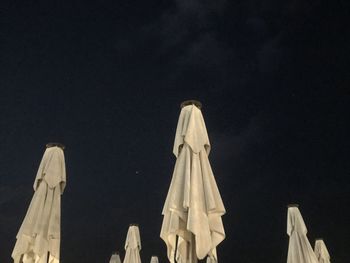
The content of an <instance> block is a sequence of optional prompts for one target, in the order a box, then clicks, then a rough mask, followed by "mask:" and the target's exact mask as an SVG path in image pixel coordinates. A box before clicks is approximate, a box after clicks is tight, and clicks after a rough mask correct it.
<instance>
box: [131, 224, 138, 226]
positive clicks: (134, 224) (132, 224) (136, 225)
mask: <svg viewBox="0 0 350 263" xmlns="http://www.w3.org/2000/svg"><path fill="white" fill-rule="evenodd" d="M129 226H139V224H130V225H129Z"/></svg>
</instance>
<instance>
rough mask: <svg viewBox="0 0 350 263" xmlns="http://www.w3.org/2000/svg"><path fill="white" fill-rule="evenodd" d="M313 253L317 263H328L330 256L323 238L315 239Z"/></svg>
mask: <svg viewBox="0 0 350 263" xmlns="http://www.w3.org/2000/svg"><path fill="white" fill-rule="evenodd" d="M314 251H315V254H316V258H317V260H318V262H319V263H330V262H331V260H330V259H331V257H330V256H329V252H328V249H327V247H326V244H325V243H324V241H323V239H316V241H315V249H314Z"/></svg>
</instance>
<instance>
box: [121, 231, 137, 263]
mask: <svg viewBox="0 0 350 263" xmlns="http://www.w3.org/2000/svg"><path fill="white" fill-rule="evenodd" d="M140 250H141V238H140V230H139V228H138V226H136V225H130V226H129V229H128V234H127V237H126V241H125V257H124V261H123V263H141V258H140Z"/></svg>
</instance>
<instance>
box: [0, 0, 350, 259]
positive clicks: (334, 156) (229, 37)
mask: <svg viewBox="0 0 350 263" xmlns="http://www.w3.org/2000/svg"><path fill="white" fill-rule="evenodd" d="M8 2H9V3H7V2H5V1H1V10H0V13H1V15H0V21H1V24H0V140H1V141H0V146H1V147H0V262H1V263H10V262H12V260H11V253H12V249H13V246H14V244H15V236H16V234H17V231H18V229H19V227H20V224H21V222H22V220H23V217H24V215H25V213H26V211H27V208H28V205H29V203H30V200H31V198H32V195H33V188H32V184H33V181H34V178H35V175H36V171H37V168H38V166H39V163H40V160H41V157H42V155H43V153H44V150H45V144H46V143H47V142H51V141H58V142H62V143H64V144H65V145H66V146H67V148H66V150H65V158H66V169H67V187H66V190H65V192H64V195H63V197H62V229H61V232H62V240H61V262H62V263H75V262H84V263H102V262H108V260H109V257H110V255H111V253H112V252H113V251H115V250H119V251H120V252H121V254H122V256H124V249H123V246H124V241H125V238H126V233H127V228H128V226H129V224H130V223H138V224H139V225H140V232H141V242H142V245H143V248H142V250H141V258H142V260H143V262H144V263H146V262H149V260H150V258H151V255H153V254H156V255H159V257H160V262H161V263H163V262H167V260H166V247H165V244H164V242H163V241H162V240H161V239H160V238H159V233H160V227H161V222H162V216H161V210H162V207H163V204H164V201H165V197H166V194H167V191H168V187H169V184H170V180H171V175H172V170H173V167H174V164H175V156H173V154H172V147H173V140H174V135H175V129H176V124H177V119H178V116H179V113H180V108H179V105H180V103H181V102H182V101H183V100H187V99H198V100H200V101H201V102H202V103H203V109H202V112H203V115H204V119H205V121H206V125H207V130H208V134H209V139H210V141H211V144H212V151H211V154H210V156H209V159H210V161H211V165H212V168H213V171H214V174H215V177H216V181H217V184H218V187H219V189H220V192H221V196H222V199H223V201H224V204H225V206H226V210H227V214H226V215H225V216H224V217H223V220H224V226H225V229H226V235H227V237H226V239H225V240H224V241H223V243H222V244H221V245H220V246H219V248H218V254H219V262H220V263H231V262H237V263H258V262H259V263H271V262H274V263H284V262H286V257H287V249H288V236H287V234H286V216H287V208H286V205H287V204H288V203H299V204H300V211H301V213H302V215H303V217H304V220H305V223H306V225H307V227H308V230H309V233H308V237H309V239H310V242H311V244H312V246H313V244H314V239H315V238H318V237H323V238H324V239H325V243H326V245H327V246H328V249H329V251H330V254H331V257H332V261H333V262H348V258H349V256H348V247H349V244H350V243H349V237H350V227H349V222H350V213H349V207H350V179H349V176H350V161H349V156H350V139H349V134H350V125H349V112H350V111H349V108H350V107H349V104H350V92H349V85H350V81H349V74H348V70H349V65H348V62H349V60H350V51H349V47H350V41H349V38H348V37H347V34H348V32H349V28H348V27H347V26H346V25H345V24H346V21H347V20H348V17H349V12H348V10H349V1H345V0H342V1H328V2H330V3H331V4H328V5H326V4H325V3H324V4H321V3H320V1H302V0H288V1H278V0H267V1H258V0H240V1H237V0H217V1H214V0H169V1H165V0H151V1H146V0H124V1H118V0H114V1H107V0H106V1H102V0H100V1H96V2H89V1H57V2H56V1H45V3H43V4H39V3H38V1H22V2H21V1H8ZM325 2H327V1H325Z"/></svg>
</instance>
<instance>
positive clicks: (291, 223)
mask: <svg viewBox="0 0 350 263" xmlns="http://www.w3.org/2000/svg"><path fill="white" fill-rule="evenodd" d="M287 217H288V218H287V234H288V235H289V247H288V257H287V263H318V261H317V259H316V255H315V253H314V251H313V250H312V247H311V245H310V243H309V240H308V239H307V236H306V234H307V228H306V225H305V223H304V220H303V218H302V216H301V214H300V211H299V208H298V206H297V205H289V206H288V216H287Z"/></svg>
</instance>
